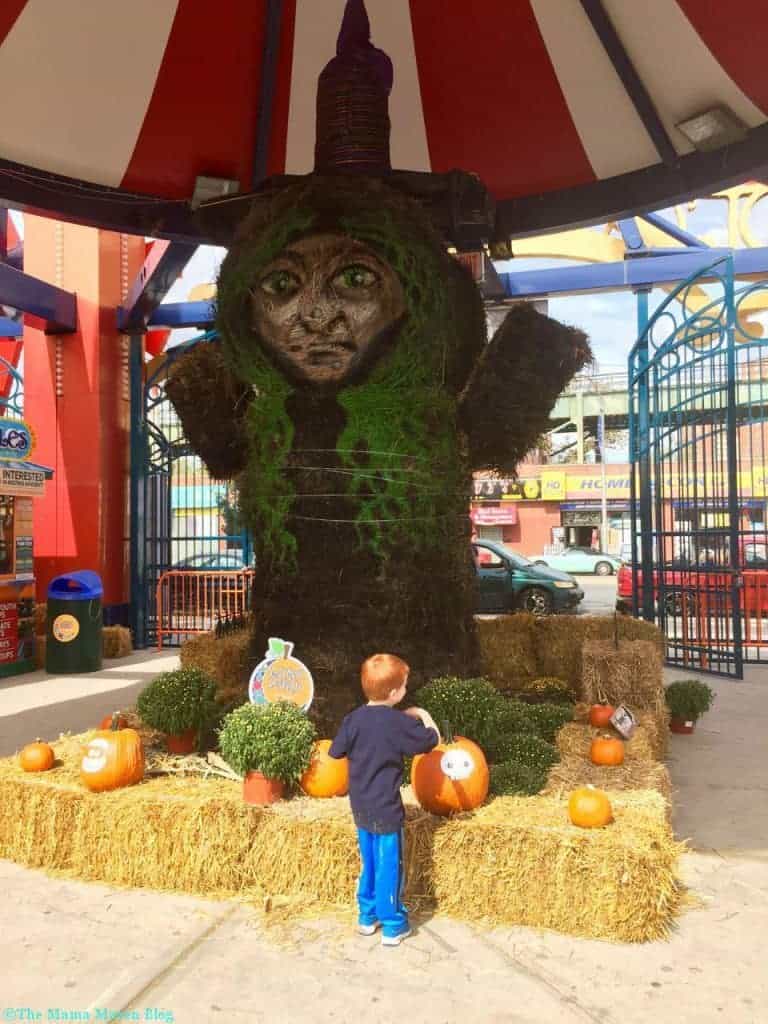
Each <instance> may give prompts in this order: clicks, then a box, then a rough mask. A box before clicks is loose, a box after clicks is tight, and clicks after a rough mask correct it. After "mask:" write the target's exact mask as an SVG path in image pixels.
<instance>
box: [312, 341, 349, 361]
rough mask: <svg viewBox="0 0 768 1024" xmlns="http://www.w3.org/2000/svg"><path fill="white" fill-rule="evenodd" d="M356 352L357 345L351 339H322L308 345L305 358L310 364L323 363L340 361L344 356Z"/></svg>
mask: <svg viewBox="0 0 768 1024" xmlns="http://www.w3.org/2000/svg"><path fill="white" fill-rule="evenodd" d="M356 352H357V347H356V346H355V344H354V342H352V341H348V340H344V341H323V342H320V343H317V344H314V345H310V346H309V348H308V349H307V350H306V356H305V358H306V361H307V362H308V363H310V364H311V365H325V364H327V363H335V362H338V363H341V362H342V361H343V360H344V357H345V356H350V355H355V353H356Z"/></svg>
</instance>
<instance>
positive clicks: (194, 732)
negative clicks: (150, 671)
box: [136, 668, 218, 754]
mask: <svg viewBox="0 0 768 1024" xmlns="http://www.w3.org/2000/svg"><path fill="white" fill-rule="evenodd" d="M215 696H216V683H215V682H214V680H213V679H212V678H211V677H210V676H209V675H207V674H206V673H205V672H202V671H201V670H200V669H199V668H179V669H175V670H174V671H173V672H162V673H161V674H160V675H159V676H157V677H156V678H155V679H153V680H152V682H151V683H150V684H149V685H148V686H146V687H145V688H144V689H143V690H142V691H141V693H140V694H139V697H138V699H137V701H136V710H137V711H138V712H139V715H140V716H141V718H142V720H143V721H144V722H146V724H147V725H149V726H151V728H153V729H158V730H159V731H160V732H164V733H165V734H166V745H167V747H168V752H169V753H170V754H190V753H192V751H193V750H194V749H195V747H196V746H197V745H198V742H199V737H200V735H201V733H202V732H203V730H205V729H206V728H207V727H209V726H210V724H211V722H212V721H214V720H215V718H216V716H217V714H218V705H217V704H216V700H215Z"/></svg>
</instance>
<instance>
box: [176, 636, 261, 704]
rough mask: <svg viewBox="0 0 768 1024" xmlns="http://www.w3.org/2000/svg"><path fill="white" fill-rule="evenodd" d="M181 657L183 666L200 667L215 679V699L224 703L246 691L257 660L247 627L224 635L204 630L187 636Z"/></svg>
mask: <svg viewBox="0 0 768 1024" xmlns="http://www.w3.org/2000/svg"><path fill="white" fill-rule="evenodd" d="M180 658H181V664H182V667H183V668H199V669H200V670H201V671H203V672H205V673H206V674H207V675H209V676H210V677H211V678H212V679H213V680H214V681H215V683H216V700H217V701H219V703H221V704H227V703H229V702H230V701H232V700H234V699H236V698H237V697H241V696H245V695H246V694H247V689H248V678H249V676H250V674H251V672H252V671H253V669H254V668H255V667H256V663H257V661H256V659H255V658H254V657H253V655H252V654H251V635H250V631H249V630H247V629H241V630H237V631H236V632H234V633H228V634H227V635H226V636H222V637H217V636H216V635H215V634H214V633H204V634H203V635H202V636H196V637H193V638H192V639H191V640H186V641H185V642H184V643H183V644H182V645H181V654H180Z"/></svg>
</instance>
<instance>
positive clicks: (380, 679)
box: [360, 654, 411, 700]
mask: <svg viewBox="0 0 768 1024" xmlns="http://www.w3.org/2000/svg"><path fill="white" fill-rule="evenodd" d="M410 671H411V669H410V666H409V665H408V664H407V663H406V662H404V661H403V659H402V658H398V656H397V655H396V654H372V655H371V657H370V658H368V659H367V660H366V661H364V662H363V666H362V668H361V669H360V682H361V684H362V687H363V693H364V694H365V696H366V697H367V698H368V700H386V699H387V697H388V696H389V695H390V693H391V692H392V691H393V690H399V689H400V687H401V686H402V685H403V683H404V682H405V680H406V679H407V678H408V673H409V672H410Z"/></svg>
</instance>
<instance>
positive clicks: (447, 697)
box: [413, 676, 510, 753]
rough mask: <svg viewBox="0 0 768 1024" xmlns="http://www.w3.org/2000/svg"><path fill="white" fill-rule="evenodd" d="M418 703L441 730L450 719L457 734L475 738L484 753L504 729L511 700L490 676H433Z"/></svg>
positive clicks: (424, 687)
mask: <svg viewBox="0 0 768 1024" xmlns="http://www.w3.org/2000/svg"><path fill="white" fill-rule="evenodd" d="M413 700H414V703H415V704H417V705H418V706H419V707H422V708H424V710H425V711H428V712H429V713H430V715H432V717H433V718H434V720H435V722H436V723H437V725H438V727H439V729H440V730H441V732H442V731H443V729H444V727H445V722H446V721H447V722H448V723H449V725H450V727H451V730H452V732H453V734H454V735H455V736H466V737H467V739H470V740H474V741H475V743H477V744H478V745H479V746H480V747H481V748H482V749H483V751H484V752H486V753H487V751H488V750H489V749H490V747H491V746H492V744H493V741H494V739H495V737H496V736H497V735H498V734H499V732H501V731H502V729H503V725H502V723H503V720H504V716H505V715H507V714H508V713H509V712H508V711H507V708H506V706H507V704H509V703H510V702H509V701H507V700H506V699H505V698H504V697H502V695H501V694H500V693H499V692H498V691H497V689H496V687H495V686H494V685H493V683H490V682H489V681H488V680H487V679H458V678H456V677H454V676H445V677H443V678H440V679H433V680H432V681H431V682H429V683H427V685H426V686H422V688H421V689H420V690H417V691H416V693H415V694H414V697H413Z"/></svg>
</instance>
